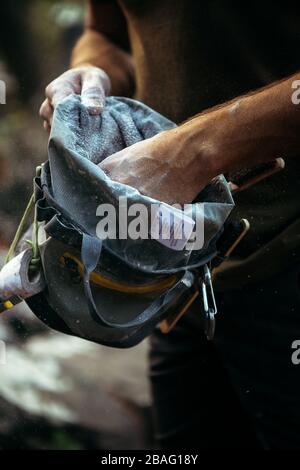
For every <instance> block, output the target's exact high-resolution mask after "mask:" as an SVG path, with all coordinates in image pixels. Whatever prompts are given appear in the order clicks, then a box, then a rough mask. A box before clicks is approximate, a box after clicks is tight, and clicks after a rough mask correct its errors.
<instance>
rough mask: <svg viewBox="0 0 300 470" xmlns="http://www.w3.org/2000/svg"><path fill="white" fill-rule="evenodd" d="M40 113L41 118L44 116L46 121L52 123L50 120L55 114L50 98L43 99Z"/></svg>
mask: <svg viewBox="0 0 300 470" xmlns="http://www.w3.org/2000/svg"><path fill="white" fill-rule="evenodd" d="M39 115H40V116H41V118H43V119H44V120H45V121H47V122H49V124H50V120H51V118H52V115H53V108H52V106H51V104H50V101H49V100H48V98H46V99H45V101H43V103H42V105H41V107H40V110H39Z"/></svg>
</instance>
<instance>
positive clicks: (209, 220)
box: [26, 95, 234, 347]
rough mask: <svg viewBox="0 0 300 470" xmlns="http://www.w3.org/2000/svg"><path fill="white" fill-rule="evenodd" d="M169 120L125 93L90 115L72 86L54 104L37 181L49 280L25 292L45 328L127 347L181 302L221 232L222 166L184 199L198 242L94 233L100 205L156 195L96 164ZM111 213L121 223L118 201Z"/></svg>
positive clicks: (228, 202) (226, 195)
mask: <svg viewBox="0 0 300 470" xmlns="http://www.w3.org/2000/svg"><path fill="white" fill-rule="evenodd" d="M173 127H175V124H174V123H172V122H171V121H169V120H168V119H166V118H165V117H163V116H161V115H160V114H158V113H157V112H155V111H153V110H152V109H150V108H148V107H147V106H145V105H144V104H142V103H140V102H138V101H135V100H131V99H126V98H118V97H109V98H107V99H106V106H105V108H104V111H103V113H102V114H101V115H99V116H90V115H89V114H88V112H87V111H86V110H85V109H84V107H83V106H82V105H81V101H80V96H77V95H72V96H70V97H68V98H66V99H65V100H64V101H63V102H62V103H60V104H59V105H58V106H57V108H56V110H55V113H54V117H53V123H52V130H51V135H50V140H49V146H48V161H47V162H46V163H45V164H43V166H42V170H41V175H40V176H38V177H36V179H35V183H34V186H35V203H36V211H37V218H38V221H39V225H40V229H39V234H40V236H39V252H40V257H41V263H42V270H43V273H44V278H45V282H46V288H45V289H44V290H43V292H41V293H39V294H37V295H35V296H33V297H31V298H30V299H27V300H26V301H27V303H28V305H29V306H30V308H31V309H32V311H33V312H34V313H35V314H36V315H37V316H38V317H39V318H40V319H41V320H42V321H44V322H45V323H46V324H47V325H49V326H50V327H52V328H55V329H57V330H59V331H62V332H64V333H68V334H72V335H75V336H79V337H81V338H85V339H87V340H90V341H94V342H96V343H101V344H104V345H108V346H114V347H129V346H133V345H135V344H137V343H138V342H139V341H141V340H142V339H143V338H145V337H146V336H147V335H149V334H150V333H151V331H152V330H153V329H154V328H155V326H156V325H157V324H158V323H160V322H161V321H162V320H164V319H165V318H167V317H168V315H169V314H170V312H174V310H176V308H178V306H182V305H183V304H184V303H185V302H186V301H187V299H188V298H189V296H190V293H191V292H192V291H193V289H195V288H196V287H195V286H196V281H197V276H198V273H200V272H201V270H202V268H203V266H204V265H207V263H209V262H210V261H211V260H213V259H215V258H216V257H218V240H219V238H220V235H221V233H222V230H223V226H224V223H225V221H226V219H227V218H228V216H229V214H230V212H231V210H232V209H233V206H234V203H233V200H232V196H231V193H230V191H229V188H228V185H227V182H226V180H225V178H224V177H223V176H222V175H221V176H219V177H217V178H215V179H214V180H213V181H212V182H211V184H209V185H208V186H207V187H206V188H205V189H204V190H203V191H202V192H201V193H200V194H199V196H198V198H197V200H196V201H195V202H194V203H193V204H191V205H190V212H189V213H188V216H189V218H190V219H192V220H193V221H194V222H195V223H196V222H197V220H196V217H197V211H198V210H199V211H200V212H201V214H202V218H203V220H202V222H203V234H204V238H203V243H202V245H201V247H200V248H197V247H196V248H195V246H194V245H193V244H192V243H191V244H187V245H186V246H184V247H183V248H182V249H179V250H178V249H177V250H174V249H173V248H172V247H170V246H167V245H166V244H162V243H161V242H160V240H157V239H152V238H151V237H148V238H147V239H131V238H130V237H128V238H126V239H120V238H119V237H116V238H115V239H101V237H99V233H97V224H98V222H99V216H98V215H97V208H98V207H99V205H101V204H110V205H112V206H114V207H115V208H116V209H117V208H118V207H119V202H120V199H121V200H122V201H123V200H126V204H127V206H128V207H129V208H130V207H131V206H132V205H133V204H137V203H138V204H143V205H144V206H145V207H146V208H149V213H150V209H151V206H153V204H154V205H156V206H157V207H160V205H161V204H162V203H161V201H156V200H154V199H151V198H149V197H147V196H145V195H142V194H140V193H139V191H138V190H136V189H134V188H132V187H129V186H127V185H124V184H121V183H118V182H116V181H112V180H111V179H110V178H109V177H108V176H107V175H106V174H105V173H104V172H103V171H102V170H101V169H100V167H99V166H98V164H99V163H100V162H101V161H102V160H103V159H105V158H106V157H108V156H110V155H112V154H113V153H115V152H117V151H119V150H121V149H123V148H125V147H127V146H130V145H132V144H134V143H136V142H138V141H141V140H143V139H147V138H150V137H152V136H154V135H155V134H157V133H159V132H161V131H164V130H167V129H171V128H173ZM163 205H164V207H165V206H167V205H165V204H163ZM116 217H117V222H118V223H119V224H122V223H123V222H122V221H121V220H119V219H118V217H119V215H118V210H116ZM129 221H130V219H129V220H128V222H127V223H129ZM117 225H118V224H117Z"/></svg>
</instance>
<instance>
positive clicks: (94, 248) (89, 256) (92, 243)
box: [81, 234, 191, 329]
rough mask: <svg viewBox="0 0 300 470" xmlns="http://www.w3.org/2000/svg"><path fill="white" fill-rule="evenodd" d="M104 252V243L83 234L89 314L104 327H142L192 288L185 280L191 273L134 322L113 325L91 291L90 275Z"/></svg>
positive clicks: (85, 282) (83, 258) (84, 276)
mask: <svg viewBox="0 0 300 470" xmlns="http://www.w3.org/2000/svg"><path fill="white" fill-rule="evenodd" d="M101 250H102V241H101V240H100V239H98V238H97V237H92V236H90V235H87V234H83V237H82V245H81V259H82V263H83V267H84V273H83V285H84V292H85V296H86V299H87V303H88V308H89V312H90V314H91V316H92V318H93V319H94V320H96V321H97V322H98V323H101V324H102V325H103V326H106V327H110V328H120V329H129V328H133V327H142V326H144V325H145V324H147V323H148V322H149V321H153V320H154V318H155V317H156V316H157V317H159V316H160V314H161V313H162V309H165V308H167V307H168V306H170V305H171V304H172V302H173V301H174V300H175V299H176V298H177V297H178V295H180V294H181V293H182V292H184V291H185V290H187V289H188V288H190V287H191V285H190V282H187V279H185V282H184V278H185V277H186V276H188V275H190V273H186V274H185V275H183V276H182V277H181V278H180V279H179V281H177V282H176V283H175V284H174V285H173V286H172V287H171V288H169V289H167V290H166V291H165V292H164V293H163V294H161V295H160V296H159V297H157V298H156V299H155V300H154V301H153V302H152V303H151V305H149V307H147V308H146V309H145V310H144V311H143V312H142V313H140V314H138V315H137V316H136V317H135V318H134V319H133V320H131V321H129V322H126V323H113V322H110V321H108V320H106V319H105V318H104V317H103V315H102V314H101V312H100V311H99V310H98V308H97V306H96V303H95V301H94V296H93V293H92V289H91V282H90V275H91V273H92V272H93V271H94V270H95V268H96V266H97V264H98V262H99V258H100V255H101Z"/></svg>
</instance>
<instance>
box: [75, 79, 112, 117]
mask: <svg viewBox="0 0 300 470" xmlns="http://www.w3.org/2000/svg"><path fill="white" fill-rule="evenodd" d="M109 89H110V80H109V77H108V75H106V73H105V72H104V71H102V70H96V71H95V70H90V71H88V72H85V73H84V74H83V76H82V88H81V102H82V104H83V106H85V107H86V108H87V109H88V111H89V113H90V114H95V115H96V114H100V113H101V112H102V111H103V108H104V106H105V95H106V94H107V93H108V92H109Z"/></svg>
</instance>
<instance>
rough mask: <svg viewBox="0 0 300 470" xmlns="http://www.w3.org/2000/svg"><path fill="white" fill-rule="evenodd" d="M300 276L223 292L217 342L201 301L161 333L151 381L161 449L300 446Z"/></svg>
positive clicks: (290, 273)
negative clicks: (207, 331) (299, 350)
mask: <svg viewBox="0 0 300 470" xmlns="http://www.w3.org/2000/svg"><path fill="white" fill-rule="evenodd" d="M299 273H300V267H299V266H297V267H292V268H291V269H289V270H287V271H285V272H283V273H282V274H280V275H278V276H276V277H274V278H272V279H269V280H267V281H265V282H263V283H259V284H255V285H251V286H250V285H249V286H247V287H245V288H243V289H240V290H235V291H231V292H226V293H225V294H224V293H223V294H219V295H217V303H218V310H219V312H218V314H217V328H216V334H215V339H214V341H213V342H208V341H207V340H206V338H205V336H204V333H203V329H202V322H201V315H200V313H199V312H200V308H201V306H200V304H195V305H194V306H193V308H192V309H191V310H190V312H189V313H188V314H186V315H185V316H184V317H183V318H182V319H181V320H180V321H179V322H178V323H177V325H176V327H175V328H174V329H173V330H172V331H171V332H170V333H169V334H168V335H164V334H162V333H161V332H160V331H159V329H156V331H155V333H154V334H153V335H152V338H151V349H150V378H151V384H152V392H153V401H154V406H153V413H154V421H155V428H156V436H157V439H158V441H159V442H160V445H161V446H162V447H165V448H168V447H169V448H179V449H183V448H194V449H195V448H197V449H205V448H248V449H251V448H265V449H285V448H286V449H288V448H290V449H295V448H298V449H300V364H299V365H296V364H294V363H293V361H292V354H293V353H294V352H295V351H294V350H293V349H292V345H293V343H294V341H295V340H300V289H299ZM299 357H300V355H299Z"/></svg>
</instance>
